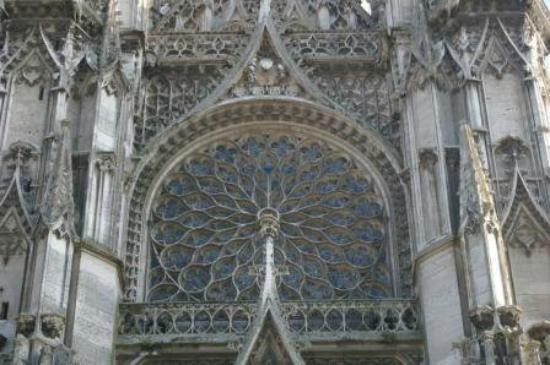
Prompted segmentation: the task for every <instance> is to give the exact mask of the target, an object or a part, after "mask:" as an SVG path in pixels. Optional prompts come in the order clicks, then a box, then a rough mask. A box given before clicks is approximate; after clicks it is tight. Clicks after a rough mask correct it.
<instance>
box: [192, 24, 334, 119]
mask: <svg viewBox="0 0 550 365" xmlns="http://www.w3.org/2000/svg"><path fill="white" fill-rule="evenodd" d="M260 22H261V24H260V26H259V27H258V28H257V30H256V32H255V34H254V35H253V36H252V39H253V41H252V44H251V45H250V46H249V47H248V49H247V51H246V55H245V56H244V57H243V58H242V60H241V62H240V63H239V64H238V65H237V66H236V67H235V68H234V69H233V71H232V72H231V73H230V74H229V75H228V76H227V77H226V78H225V80H224V81H223V82H222V83H221V84H220V86H219V87H218V88H217V89H216V90H215V91H213V92H212V94H211V95H210V96H208V97H207V98H205V99H204V100H203V101H202V102H201V103H199V104H198V105H197V106H196V107H195V108H194V109H193V110H191V111H190V113H189V115H192V114H195V113H197V112H199V111H201V110H205V109H206V108H208V107H209V106H212V105H214V104H215V103H217V102H220V101H223V100H227V99H231V98H243V97H247V96H248V97H250V96H253V97H256V98H258V97H269V98H277V97H284V98H289V97H290V98H300V99H306V100H309V101H313V102H317V103H320V104H323V105H326V106H329V107H331V108H333V109H335V110H338V108H339V107H338V105H337V104H336V103H334V102H333V101H332V100H331V99H329V98H328V97H327V96H326V95H324V94H323V93H322V92H320V91H319V90H318V88H317V87H316V86H315V85H314V84H313V83H312V82H311V81H310V80H309V79H308V77H307V76H306V75H304V73H303V72H302V71H301V70H300V68H299V67H298V66H297V65H296V64H295V63H294V62H293V61H292V57H290V55H288V53H287V51H286V48H285V46H284V45H283V42H282V40H281V39H280V36H279V35H278V34H277V30H276V28H275V26H274V25H273V23H272V21H271V19H270V18H269V17H268V16H265V17H263V18H262V19H261V20H260Z"/></svg>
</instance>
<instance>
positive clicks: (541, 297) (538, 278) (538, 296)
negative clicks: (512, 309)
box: [508, 247, 550, 328]
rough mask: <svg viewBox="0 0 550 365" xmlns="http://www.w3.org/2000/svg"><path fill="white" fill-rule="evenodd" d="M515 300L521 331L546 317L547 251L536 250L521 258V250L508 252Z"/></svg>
mask: <svg viewBox="0 0 550 365" xmlns="http://www.w3.org/2000/svg"><path fill="white" fill-rule="evenodd" d="M508 254H509V257H510V263H511V266H512V278H513V283H514V289H515V294H516V300H517V303H518V305H519V307H520V308H521V310H522V317H521V319H522V325H523V328H529V327H530V326H531V325H532V324H533V323H537V322H542V321H545V320H548V319H549V318H550V252H549V250H548V249H547V248H544V247H542V248H538V249H536V250H535V251H534V252H533V253H532V254H531V255H529V256H527V255H525V252H524V250H523V249H522V248H519V247H512V248H509V251H508Z"/></svg>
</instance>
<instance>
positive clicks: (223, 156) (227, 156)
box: [214, 146, 237, 163]
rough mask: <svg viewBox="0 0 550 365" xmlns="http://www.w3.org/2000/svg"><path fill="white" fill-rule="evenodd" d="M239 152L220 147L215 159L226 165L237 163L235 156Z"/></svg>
mask: <svg viewBox="0 0 550 365" xmlns="http://www.w3.org/2000/svg"><path fill="white" fill-rule="evenodd" d="M236 153H237V150H236V149H234V148H227V147H226V146H218V147H217V148H216V153H215V154H214V158H215V159H216V160H220V161H223V162H226V163H233V162H235V154H236Z"/></svg>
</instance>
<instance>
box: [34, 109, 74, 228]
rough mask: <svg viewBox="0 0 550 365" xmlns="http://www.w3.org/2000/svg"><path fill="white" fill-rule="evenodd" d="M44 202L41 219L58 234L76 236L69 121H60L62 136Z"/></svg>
mask: <svg viewBox="0 0 550 365" xmlns="http://www.w3.org/2000/svg"><path fill="white" fill-rule="evenodd" d="M57 144H58V146H57V151H56V156H55V158H54V160H53V162H52V168H51V172H50V176H49V178H48V183H47V186H46V192H45V195H44V202H43V203H42V207H41V210H40V213H41V214H40V219H41V221H42V222H43V223H44V224H45V225H46V226H47V227H48V228H49V229H51V230H53V231H56V232H57V233H59V234H63V235H68V236H76V230H75V228H74V221H73V217H74V200H73V171H72V153H71V134H70V127H69V121H67V120H64V121H63V122H62V136H61V139H60V141H59V142H58V143H57Z"/></svg>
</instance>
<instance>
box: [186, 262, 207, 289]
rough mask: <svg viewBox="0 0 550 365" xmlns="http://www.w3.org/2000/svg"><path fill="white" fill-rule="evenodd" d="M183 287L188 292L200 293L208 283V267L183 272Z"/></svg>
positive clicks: (191, 268)
mask: <svg viewBox="0 0 550 365" xmlns="http://www.w3.org/2000/svg"><path fill="white" fill-rule="evenodd" d="M184 278H185V280H184V281H183V286H184V288H185V290H188V291H191V292H193V291H201V290H203V289H204V288H205V287H206V286H207V285H208V283H209V282H210V269H209V267H208V266H193V267H190V268H188V269H187V270H186V271H185V272H184Z"/></svg>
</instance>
